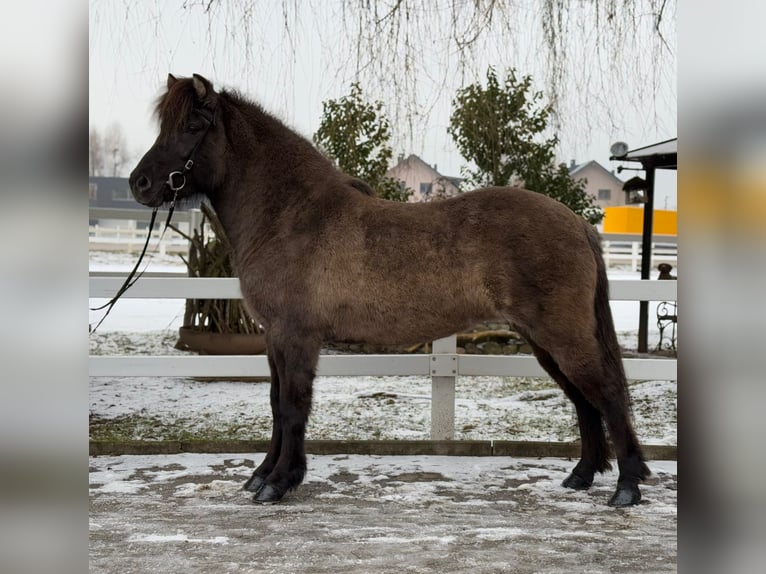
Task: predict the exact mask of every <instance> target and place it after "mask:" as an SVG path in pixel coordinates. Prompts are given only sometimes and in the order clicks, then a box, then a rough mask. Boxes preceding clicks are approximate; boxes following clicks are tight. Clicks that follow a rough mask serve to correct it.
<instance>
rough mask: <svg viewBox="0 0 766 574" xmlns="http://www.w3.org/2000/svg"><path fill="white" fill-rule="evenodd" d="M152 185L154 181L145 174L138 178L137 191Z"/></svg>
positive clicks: (144, 189)
mask: <svg viewBox="0 0 766 574" xmlns="http://www.w3.org/2000/svg"><path fill="white" fill-rule="evenodd" d="M151 186H152V182H151V181H149V178H148V177H146V176H145V175H140V176H138V179H137V180H136V184H135V187H136V191H146V190H147V189H149V188H150V187H151Z"/></svg>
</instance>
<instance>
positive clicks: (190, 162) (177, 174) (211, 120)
mask: <svg viewBox="0 0 766 574" xmlns="http://www.w3.org/2000/svg"><path fill="white" fill-rule="evenodd" d="M196 112H197V113H198V114H199V115H200V116H202V119H204V120H205V121H206V122H207V127H206V128H205V131H203V132H202V135H201V136H200V138H199V140H197V143H196V144H194V147H193V148H192V150H191V153H190V154H189V158H188V159H187V160H186V163H185V164H184V167H183V169H182V170H181V171H171V172H170V173H169V174H168V180H167V181H166V182H165V185H167V186H168V187H169V188H170V190H171V191H174V192H175V195H174V196H173V201H172V202H171V203H170V207H171V211H172V208H173V206H174V205H175V202H176V196H177V195H178V192H179V191H180V190H182V189H183V188H184V186H185V185H186V174H187V172H189V171H190V170H191V168H192V167H194V159H193V158H194V154H195V153H196V152H197V149H199V146H200V145H201V144H202V142H203V141H204V139H205V136H206V135H207V132H209V131H210V128H211V127H212V126H214V125H215V114H212V115H208V113H207V112H206V111H205V110H202V109H197V110H196ZM173 178H180V183H178V185H176V181H175V180H174V179H173Z"/></svg>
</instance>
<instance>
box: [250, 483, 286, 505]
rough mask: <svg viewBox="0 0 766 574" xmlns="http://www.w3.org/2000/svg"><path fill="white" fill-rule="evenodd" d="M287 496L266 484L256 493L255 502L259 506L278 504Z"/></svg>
mask: <svg viewBox="0 0 766 574" xmlns="http://www.w3.org/2000/svg"><path fill="white" fill-rule="evenodd" d="M284 495H285V493H284V492H280V491H278V490H277V489H276V488H274V487H273V486H271V485H270V484H264V485H263V487H262V488H261V490H259V491H258V492H256V493H255V496H254V497H253V502H257V503H258V504H276V503H277V502H279V501H280V500H282V497H283V496H284Z"/></svg>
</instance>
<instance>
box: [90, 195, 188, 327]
mask: <svg viewBox="0 0 766 574" xmlns="http://www.w3.org/2000/svg"><path fill="white" fill-rule="evenodd" d="M177 194H178V192H177V191H176V195H177ZM175 205H176V198H175V196H174V197H173V201H172V202H171V203H170V208H169V209H168V218H167V220H166V221H165V228H164V229H163V230H162V234H161V235H160V238H159V240H158V241H157V246H158V247H159V244H160V241H162V238H163V237H164V236H165V232H166V231H167V230H168V227H169V226H170V218H171V217H173V210H174V209H175ZM158 210H159V207H155V208H154V209H153V210H152V217H151V219H150V220H149V229H148V231H147V233H146V241H145V242H144V248H143V249H142V250H141V255H139V256H138V261H136V264H135V266H134V267H133V270H132V271H131V272H130V274H129V275H128V276H127V277H126V278H125V282H124V283H123V284H122V287H120V288H119V289H118V290H117V293H115V295H114V297H112V298H111V299H109V301H107V302H106V303H104V304H103V305H101V306H100V307H91V308H90V310H91V311H100V310H101V309H106V313H104V316H103V317H101V319H100V320H99V322H98V323H97V324H96V326H95V327H91V326H90V325H88V332H89V334H90V335H92V334H93V333H95V332H96V329H98V328H99V327H100V326H101V323H103V322H104V319H106V317H107V315H109V313H110V312H111V311H112V308H113V307H114V305H115V304H116V303H117V301H119V299H120V297H122V295H123V294H124V293H125V291H127V290H128V289H130V288H131V287H132V286H133V285H135V283H136V281H138V280H139V279H140V278H141V276H142V275H143V274H144V271H146V267H144V268H143V269H142V270H141V271H138V268H139V267H140V266H141V261H143V259H144V255H146V250H147V248H148V247H149V241H150V240H151V238H152V231H154V222H155V221H156V219H157V211H158ZM155 249H156V248H155Z"/></svg>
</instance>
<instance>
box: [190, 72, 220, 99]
mask: <svg viewBox="0 0 766 574" xmlns="http://www.w3.org/2000/svg"><path fill="white" fill-rule="evenodd" d="M192 84H193V85H194V91H195V92H196V94H197V98H199V100H200V101H201V102H202V103H204V104H208V105H212V104H213V103H214V102H215V96H216V93H215V90H214V89H213V84H211V83H210V81H208V80H207V79H206V78H203V77H202V76H200V75H199V74H194V75H193V76H192Z"/></svg>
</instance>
